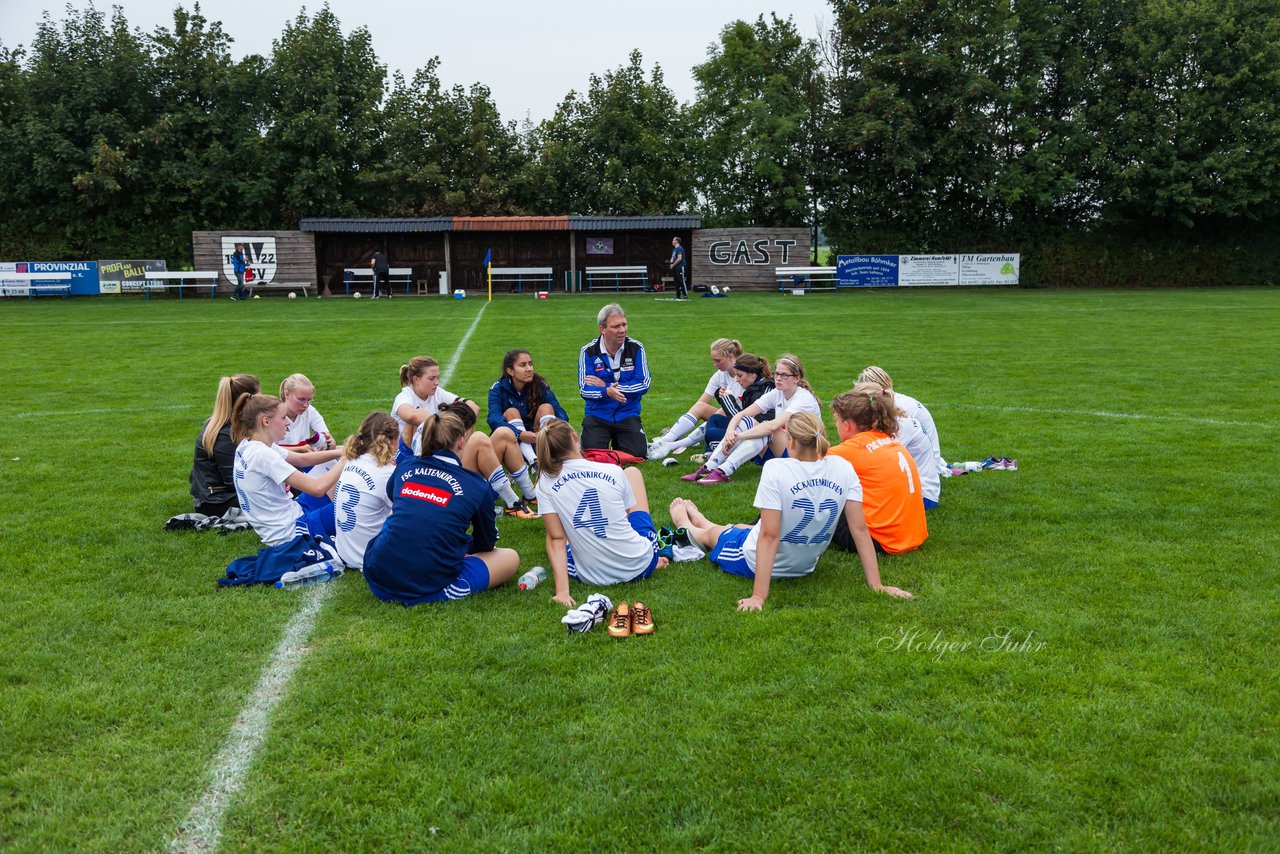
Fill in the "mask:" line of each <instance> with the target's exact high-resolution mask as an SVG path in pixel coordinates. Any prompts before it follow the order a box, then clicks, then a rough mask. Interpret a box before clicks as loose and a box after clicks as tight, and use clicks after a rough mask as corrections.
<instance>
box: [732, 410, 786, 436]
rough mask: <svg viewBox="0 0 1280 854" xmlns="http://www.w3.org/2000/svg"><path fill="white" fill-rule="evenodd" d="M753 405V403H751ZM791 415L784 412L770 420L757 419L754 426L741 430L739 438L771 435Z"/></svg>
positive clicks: (782, 425) (784, 424)
mask: <svg viewBox="0 0 1280 854" xmlns="http://www.w3.org/2000/svg"><path fill="white" fill-rule="evenodd" d="M751 405H752V406H755V404H754V403H753V404H751ZM790 417H791V413H789V412H784V413H782V414H781V415H779V416H778V417H777V418H775V419H773V420H772V421H757V422H756V426H754V427H752V428H751V429H750V430H743V431H742V432H741V433H739V434H738V438H739V439H763V438H765V437H766V436H772V435H773V434H774V433H777V432H778V431H779V430H781V429H782V428H783V427H785V426H786V425H787V419H789V418H790Z"/></svg>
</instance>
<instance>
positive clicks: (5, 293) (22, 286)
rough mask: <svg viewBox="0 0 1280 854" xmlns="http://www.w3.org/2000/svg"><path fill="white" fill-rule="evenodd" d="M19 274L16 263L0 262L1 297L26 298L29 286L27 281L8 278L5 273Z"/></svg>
mask: <svg viewBox="0 0 1280 854" xmlns="http://www.w3.org/2000/svg"><path fill="white" fill-rule="evenodd" d="M16 272H18V264H17V262H16V261H0V297H25V296H26V295H27V289H28V287H29V285H28V284H27V281H26V280H25V279H13V278H6V277H5V273H16Z"/></svg>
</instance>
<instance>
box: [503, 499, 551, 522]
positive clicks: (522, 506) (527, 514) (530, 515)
mask: <svg viewBox="0 0 1280 854" xmlns="http://www.w3.org/2000/svg"><path fill="white" fill-rule="evenodd" d="M502 513H503V515H504V516H514V517H515V518H517V519H541V518H542V517H541V516H539V515H538V511H537V510H534V509H533V508H532V507H530V506H529V502H528V501H526V500H524V499H523V498H521V499H520V500H519V501H517V502H516V503H515V504H512V505H511V506H510V507H507V508H505V509H504V510H503V511H502Z"/></svg>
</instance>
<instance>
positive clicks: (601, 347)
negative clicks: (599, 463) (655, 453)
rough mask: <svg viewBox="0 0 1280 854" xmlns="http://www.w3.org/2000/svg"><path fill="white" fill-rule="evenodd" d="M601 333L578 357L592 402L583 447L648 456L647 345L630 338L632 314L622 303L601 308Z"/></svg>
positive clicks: (581, 384)
mask: <svg viewBox="0 0 1280 854" xmlns="http://www.w3.org/2000/svg"><path fill="white" fill-rule="evenodd" d="M596 322H597V324H598V325H599V327H600V337H599V338H597V339H595V340H594V341H591V342H590V343H588V344H587V345H586V346H584V347H583V348H582V350H581V352H580V353H579V356H578V393H579V394H581V395H582V399H583V400H584V401H586V405H585V413H584V415H583V419H582V433H581V440H582V447H583V449H584V450H586V449H590V448H609V447H611V446H612V447H613V449H614V450H616V451H623V452H625V453H628V454H631V455H632V456H635V457H639V458H640V459H644V458H645V456H646V455H647V454H648V453H649V440H648V439H647V438H646V437H645V434H644V424H643V423H642V422H641V420H640V401H641V398H642V397H644V394H645V392H647V391H648V390H649V363H648V361H646V359H645V355H644V345H643V344H641V343H640V342H639V341H637V340H635V339H634V338H628V337H627V316H626V314H625V313H624V312H623V311H622V307H621V306H620V305H618V304H617V303H610V304H609V305H606V306H605V307H604V308H602V309H600V313H599V315H598V316H597V317H596Z"/></svg>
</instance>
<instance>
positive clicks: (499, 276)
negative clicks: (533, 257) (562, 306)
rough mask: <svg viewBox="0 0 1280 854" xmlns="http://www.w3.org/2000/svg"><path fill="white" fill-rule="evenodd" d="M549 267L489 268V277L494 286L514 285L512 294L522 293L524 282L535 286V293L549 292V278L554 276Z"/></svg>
mask: <svg viewBox="0 0 1280 854" xmlns="http://www.w3.org/2000/svg"><path fill="white" fill-rule="evenodd" d="M554 272H555V271H554V270H553V269H552V268H551V267H490V268H489V275H490V276H491V277H492V280H493V282H494V284H502V283H505V284H507V285H514V286H515V287H514V289H513V290H512V291H511V293H513V294H522V293H524V283H525V280H526V279H527V280H529V283H530V284H532V285H535V286H537V287H535V290H536V291H544V292H549V291H550V290H551V276H552V275H553V274H554Z"/></svg>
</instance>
